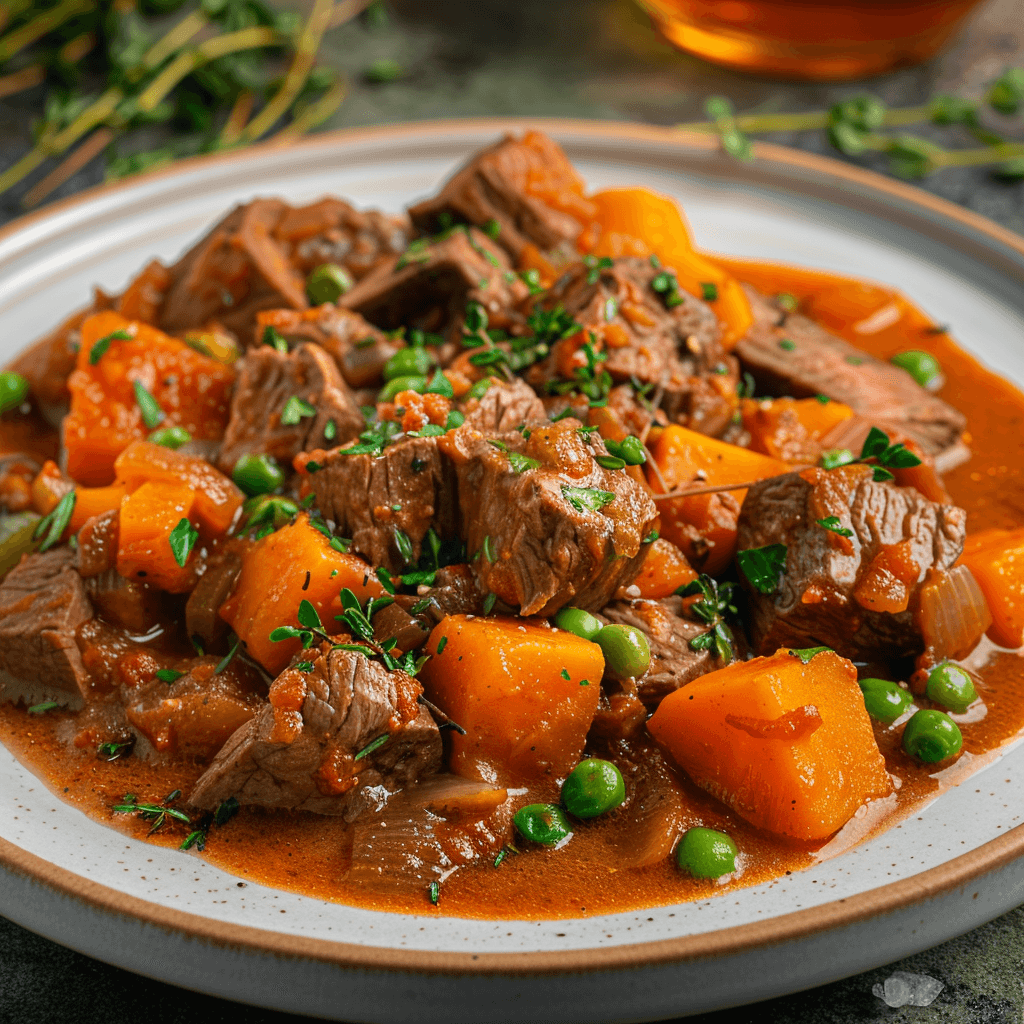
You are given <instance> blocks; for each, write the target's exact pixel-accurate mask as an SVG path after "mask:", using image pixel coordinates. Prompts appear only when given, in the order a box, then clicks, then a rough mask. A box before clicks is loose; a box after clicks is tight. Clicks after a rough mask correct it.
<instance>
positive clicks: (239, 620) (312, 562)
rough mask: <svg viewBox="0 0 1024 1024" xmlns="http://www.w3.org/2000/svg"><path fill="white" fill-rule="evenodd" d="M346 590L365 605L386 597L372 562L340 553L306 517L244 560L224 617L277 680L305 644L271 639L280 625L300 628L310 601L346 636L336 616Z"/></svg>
mask: <svg viewBox="0 0 1024 1024" xmlns="http://www.w3.org/2000/svg"><path fill="white" fill-rule="evenodd" d="M346 587H347V588H348V589H349V590H351V591H352V592H353V593H355V595H356V596H357V597H358V598H359V600H360V601H366V600H367V599H368V598H370V597H379V596H380V595H381V594H382V593H383V592H384V588H383V587H382V586H381V584H380V581H379V580H378V579H377V577H376V576H374V574H373V570H372V569H371V568H370V566H369V565H367V563H366V562H364V561H363V560H362V559H361V558H356V556H355V555H347V554H344V553H343V552H341V551H335V550H334V548H332V547H331V545H330V541H329V540H328V539H327V537H325V536H324V534H322V533H321V532H320V531H319V530H317V529H315V528H314V527H312V526H311V525H310V522H309V516H307V515H306V514H305V513H303V514H301V515H300V516H298V518H297V519H296V520H295V522H294V523H291V524H289V525H288V526H285V527H282V528H281V529H280V530H278V531H277V532H276V533H271V534H268V535H267V536H266V537H264V538H262V539H261V540H259V541H257V542H256V543H255V544H254V545H252V547H251V548H249V550H248V551H247V552H246V553H245V554H244V555H243V556H242V571H241V573H240V574H239V577H238V582H237V583H236V584H235V589H234V591H233V592H232V594H231V596H230V597H229V598H228V599H227V601H225V602H224V604H223V605H221V608H220V617H221V618H222V619H224V620H225V622H227V623H228V624H229V625H230V626H231V628H232V629H233V630H234V631H235V633H236V634H237V635H238V636H239V637H240V638H241V641H242V644H243V645H244V646H245V649H246V650H247V651H248V653H249V654H250V655H251V656H252V657H253V658H255V659H256V660H257V661H258V662H259V663H260V664H261V665H262V666H263V667H264V668H265V669H266V670H267V671H268V672H270V673H271V674H273V675H277V674H278V673H279V672H280V671H282V669H284V667H285V666H286V665H287V664H288V662H289V661H290V660H291V658H292V655H294V654H295V653H296V652H297V651H298V650H299V649H300V648H301V646H302V645H301V644H300V643H299V641H298V640H281V641H277V642H274V641H273V640H271V639H270V634H271V633H272V632H273V631H274V630H275V629H277V627H278V626H294V627H299V625H300V623H299V618H298V611H299V604H300V603H301V602H302V601H304V600H305V601H309V603H310V604H311V605H312V606H313V607H314V608H315V609H316V612H317V614H318V615H319V616H320V621H321V622H322V623H323V624H324V628H325V631H326V632H328V633H332V634H333V633H338V632H340V631H341V627H340V626H339V625H338V623H337V622H336V621H335V620H334V616H335V615H337V614H339V613H340V611H341V600H340V594H341V591H342V590H343V589H344V588H346Z"/></svg>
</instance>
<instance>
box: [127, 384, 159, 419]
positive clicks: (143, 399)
mask: <svg viewBox="0 0 1024 1024" xmlns="http://www.w3.org/2000/svg"><path fill="white" fill-rule="evenodd" d="M132 387H133V388H134V389H135V404H136V405H137V406H138V407H139V412H141V413H142V422H143V423H144V424H145V425H146V429H147V430H155V429H156V428H157V427H159V426H160V424H161V423H163V421H164V419H165V418H166V414H165V413H164V411H163V409H161V408H160V404H159V402H157V400H156V399H155V398H154V397H153V396H152V395H151V394H150V393H149V392H148V391H147V390H146V386H145V384H143V383H142V381H141V380H137V381H133V382H132Z"/></svg>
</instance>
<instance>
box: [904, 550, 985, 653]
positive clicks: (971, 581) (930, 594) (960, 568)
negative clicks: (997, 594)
mask: <svg viewBox="0 0 1024 1024" xmlns="http://www.w3.org/2000/svg"><path fill="white" fill-rule="evenodd" d="M919 601H920V603H919V605H918V621H919V623H920V625H921V633H922V635H923V636H924V642H925V646H926V647H927V648H928V649H929V650H930V651H932V652H934V653H935V654H936V655H937V656H938V657H939V658H940V659H941V658H963V657H966V656H967V655H968V654H970V652H971V651H972V650H973V649H974V646H975V644H977V642H978V641H979V640H980V639H981V637H982V635H983V634H984V633H985V630H986V629H988V627H989V626H991V625H992V613H991V612H990V611H989V607H988V602H987V601H986V600H985V595H984V594H982V592H981V587H979V586H978V581H977V580H976V579H975V578H974V577H973V576H972V575H971V571H970V569H968V568H967V566H966V565H957V566H954V567H953V568H952V569H950V570H949V571H948V572H933V573H931V574H930V575H929V577H928V579H927V580H926V581H925V583H924V585H923V586H922V587H921V591H920V598H919Z"/></svg>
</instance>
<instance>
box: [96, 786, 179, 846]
mask: <svg viewBox="0 0 1024 1024" xmlns="http://www.w3.org/2000/svg"><path fill="white" fill-rule="evenodd" d="M179 796H181V790H180V789H176V790H175V791H174V792H173V793H171V794H170V795H169V796H167V797H166V798H165V800H164V802H163V803H162V804H140V803H139V801H138V797H136V796H135V794H134V793H125V795H124V797H123V798H122V802H121V803H119V804H114V806H113V807H112V808H111V810H112V811H113V812H114V813H115V814H137V815H138V816H139V817H140V818H142V820H143V821H149V822H152V826H151V828H150V830H149V832H148V833H147V834H148V835H152V834H153V833H154V832H156V830H157V829H158V828H160V827H161V826H162V825H163V823H164V822H165V821H166V820H167V818H168V817H171V818H174V819H175V820H176V821H183V822H184V823H185V824H186V825H189V824H191V819H190V818H189V816H188V815H187V814H186V813H185V812H184V811H179V810H177V809H176V808H174V807H168V806H167V805H168V804H170V803H173V802H174V800H176V799H177V798H178V797H179Z"/></svg>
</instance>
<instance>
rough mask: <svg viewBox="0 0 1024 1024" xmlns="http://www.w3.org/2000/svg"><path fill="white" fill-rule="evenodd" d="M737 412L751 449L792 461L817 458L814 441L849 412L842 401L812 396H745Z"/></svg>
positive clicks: (815, 460) (818, 450)
mask: <svg viewBox="0 0 1024 1024" xmlns="http://www.w3.org/2000/svg"><path fill="white" fill-rule="evenodd" d="M740 413H741V415H742V416H743V427H744V429H745V430H747V431H748V432H749V434H750V447H751V448H752V449H753V450H754V451H756V452H761V453H762V454H764V455H770V456H771V457H772V458H773V459H781V460H782V461H784V462H792V463H803V462H817V460H818V455H819V452H820V445H817V444H815V442H817V441H819V440H820V439H821V438H822V437H824V436H825V435H826V434H827V433H828V432H829V431H830V430H832V429H833V427H836V426H838V425H839V424H840V423H842V422H844V421H845V420H848V419H850V418H851V417H852V416H853V410H852V409H851V408H850V407H849V406H848V405H845V404H844V403H842V402H832V401H828V402H819V401H818V400H817V399H816V398H800V399H795V398H756V399H755V398H745V399H744V400H743V401H742V402H741V403H740Z"/></svg>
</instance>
